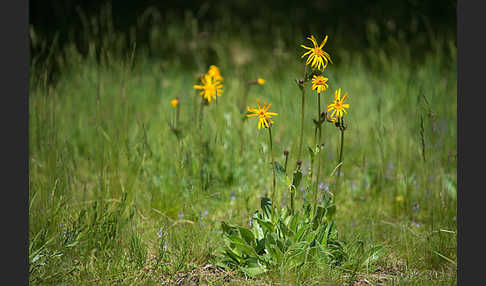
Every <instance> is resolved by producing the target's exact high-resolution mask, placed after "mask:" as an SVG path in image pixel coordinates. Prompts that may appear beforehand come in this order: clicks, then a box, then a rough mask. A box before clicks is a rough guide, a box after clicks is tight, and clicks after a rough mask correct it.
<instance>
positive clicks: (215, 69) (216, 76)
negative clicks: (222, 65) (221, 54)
mask: <svg viewBox="0 0 486 286" xmlns="http://www.w3.org/2000/svg"><path fill="white" fill-rule="evenodd" d="M208 75H210V76H211V77H213V78H214V80H215V81H223V77H222V76H221V73H220V71H219V68H218V67H217V66H215V65H211V66H210V67H209V70H208Z"/></svg>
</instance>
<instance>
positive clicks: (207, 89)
mask: <svg viewBox="0 0 486 286" xmlns="http://www.w3.org/2000/svg"><path fill="white" fill-rule="evenodd" d="M201 83H202V85H199V84H195V85H194V89H201V92H200V93H199V94H200V95H202V96H203V97H204V98H205V99H206V100H207V101H208V102H211V100H212V99H216V96H221V94H222V93H223V85H222V84H221V82H220V81H217V80H215V79H214V77H213V76H211V75H210V74H205V75H204V76H203V77H201Z"/></svg>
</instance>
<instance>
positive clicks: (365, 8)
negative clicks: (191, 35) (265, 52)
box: [29, 0, 456, 44]
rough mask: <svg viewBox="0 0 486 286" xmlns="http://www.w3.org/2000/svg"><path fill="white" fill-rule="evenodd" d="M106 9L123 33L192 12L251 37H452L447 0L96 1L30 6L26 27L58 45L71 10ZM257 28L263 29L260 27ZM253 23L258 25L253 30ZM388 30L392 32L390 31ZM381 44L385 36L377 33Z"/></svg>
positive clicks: (452, 9)
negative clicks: (286, 33) (155, 14)
mask: <svg viewBox="0 0 486 286" xmlns="http://www.w3.org/2000/svg"><path fill="white" fill-rule="evenodd" d="M106 3H111V9H112V17H113V22H114V26H115V29H117V30H120V31H124V30H125V31H126V30H127V29H128V28H129V27H130V26H132V25H134V24H135V23H136V21H137V18H138V17H139V16H140V15H141V14H142V13H143V12H144V11H145V10H146V9H147V8H148V7H151V6H152V7H156V8H157V9H159V10H160V11H161V12H170V13H171V14H172V15H173V16H175V17H176V18H177V17H179V18H181V19H182V18H183V17H184V14H185V12H186V11H192V12H193V14H194V15H196V16H197V18H198V19H199V22H200V23H214V22H215V21H217V19H219V18H221V16H222V15H224V14H230V15H231V19H233V21H234V28H235V32H237V31H238V27H239V25H242V24H243V25H250V26H251V27H252V28H254V29H255V30H259V31H256V32H262V33H265V32H266V31H270V30H271V29H272V27H273V26H275V25H282V24H283V23H285V24H288V23H291V24H292V26H297V27H301V28H302V29H312V28H313V27H318V26H322V25H326V27H329V28H331V27H330V26H333V28H336V27H338V26H339V27H340V28H341V29H342V30H343V31H345V32H346V33H347V34H349V36H350V37H352V38H359V39H361V40H362V41H363V44H366V38H365V37H364V36H363V35H365V34H366V26H365V25H363V23H364V22H366V21H367V20H369V19H373V20H375V21H376V23H377V24H378V26H379V28H380V29H382V30H383V31H387V30H401V31H402V32H403V33H404V36H405V38H407V39H410V40H411V39H413V37H414V36H415V35H416V34H417V33H423V32H427V29H430V30H431V31H430V32H432V33H439V34H441V33H442V34H447V33H449V34H450V33H453V35H452V36H453V38H455V31H456V2H455V1H451V0H426V1H421V0H393V1H389V0H354V1H351V0H340V1H287V2H286V1H277V0H266V1H242V0H236V1H198V0H185V1H154V0H144V1H133V0H132V1H126V0H117V1H113V2H111V1H98V0H62V1H59V0H56V1H54V0H31V1H30V3H29V4H30V6H29V18H30V25H32V26H34V27H35V28H36V30H37V31H38V32H41V33H42V34H44V35H46V37H47V38H51V39H52V37H53V36H54V34H55V33H56V32H59V34H60V35H59V40H60V42H61V43H62V42H63V41H66V40H67V39H68V32H69V30H71V29H80V28H81V21H80V17H79V14H78V12H77V9H79V8H80V9H82V10H83V12H84V13H85V14H86V15H88V16H89V15H96V14H97V13H99V10H100V8H101V7H102V6H103V5H104V4H106ZM262 22H263V25H262ZM256 23H259V25H257V24H256ZM390 27H392V29H390ZM382 34H383V38H386V33H382Z"/></svg>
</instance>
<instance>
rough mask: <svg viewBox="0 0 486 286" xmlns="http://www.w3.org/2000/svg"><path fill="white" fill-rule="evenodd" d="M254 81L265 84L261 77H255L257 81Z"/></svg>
mask: <svg viewBox="0 0 486 286" xmlns="http://www.w3.org/2000/svg"><path fill="white" fill-rule="evenodd" d="M256 82H257V84H259V85H264V84H265V80H264V79H263V78H261V77H259V78H257V81H256Z"/></svg>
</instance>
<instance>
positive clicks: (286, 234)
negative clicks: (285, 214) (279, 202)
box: [278, 219, 295, 238]
mask: <svg viewBox="0 0 486 286" xmlns="http://www.w3.org/2000/svg"><path fill="white" fill-rule="evenodd" d="M278 223H279V229H280V231H281V232H282V234H283V236H284V237H285V238H288V237H293V236H294V235H295V234H294V233H293V231H292V230H290V229H289V228H288V227H287V226H286V225H285V223H283V222H282V220H280V219H279V220H278Z"/></svg>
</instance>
